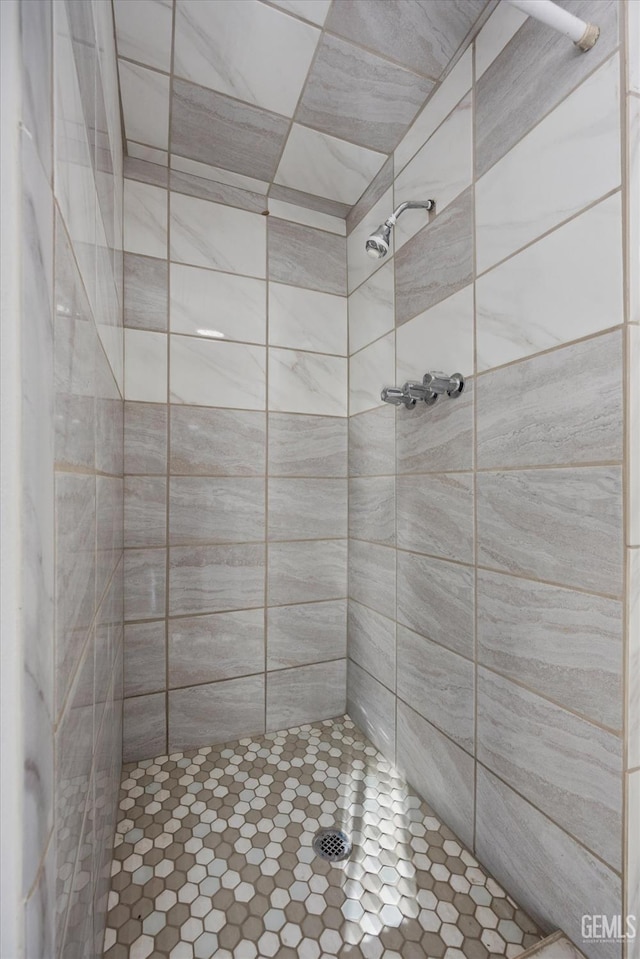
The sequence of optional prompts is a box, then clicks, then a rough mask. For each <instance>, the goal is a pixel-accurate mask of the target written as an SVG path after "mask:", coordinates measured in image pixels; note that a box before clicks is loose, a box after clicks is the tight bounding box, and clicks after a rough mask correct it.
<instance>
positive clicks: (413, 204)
mask: <svg viewBox="0 0 640 959" xmlns="http://www.w3.org/2000/svg"><path fill="white" fill-rule="evenodd" d="M435 205H436V202H435V200H405V202H404V203H401V204H400V206H399V207H397V208H396V209H395V210H394V211H393V213H392V214H391V216H388V217H387V219H386V220H385V221H384V222H385V226H395V225H396V221H397V219H398V217H399V216H400V214H401V213H404V211H405V210H433V208H434V206H435Z"/></svg>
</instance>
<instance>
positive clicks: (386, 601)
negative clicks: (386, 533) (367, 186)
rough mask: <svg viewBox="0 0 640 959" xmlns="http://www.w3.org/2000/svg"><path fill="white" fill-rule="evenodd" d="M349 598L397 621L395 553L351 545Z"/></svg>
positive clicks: (390, 550) (366, 545) (380, 547)
mask: <svg viewBox="0 0 640 959" xmlns="http://www.w3.org/2000/svg"><path fill="white" fill-rule="evenodd" d="M349 598H350V599H355V600H356V601H357V602H358V603H362V604H363V605H364V606H369V607H370V608H371V609H374V610H376V611H377V612H378V613H382V615H383V616H386V617H388V618H389V619H393V618H395V610H396V553H395V550H394V549H392V548H390V547H389V546H378V545H377V544H372V543H362V542H360V541H359V540H353V541H351V542H350V543H349Z"/></svg>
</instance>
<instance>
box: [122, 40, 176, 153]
mask: <svg viewBox="0 0 640 959" xmlns="http://www.w3.org/2000/svg"><path fill="white" fill-rule="evenodd" d="M118 73H119V75H120V89H121V91H122V114H123V122H124V131H125V136H126V137H127V139H129V140H136V141H138V142H139V143H146V144H148V145H149V146H151V147H156V148H158V149H161V150H166V149H167V147H168V145H169V103H170V78H169V77H168V76H167V75H166V74H164V73H158V72H157V71H156V70H148V69H147V68H146V67H141V66H139V64H137V63H130V62H129V61H128V60H122V59H120V60H118Z"/></svg>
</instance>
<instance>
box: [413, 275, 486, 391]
mask: <svg viewBox="0 0 640 959" xmlns="http://www.w3.org/2000/svg"><path fill="white" fill-rule="evenodd" d="M473 328H474V305H473V286H472V285H471V284H469V286H465V287H464V288H463V289H462V290H459V291H458V292H457V293H454V294H453V296H449V297H447V299H446V300H442V301H441V302H440V303H436V305H435V306H432V307H431V308H430V309H428V310H426V311H425V312H424V313H419V314H418V316H415V317H414V318H413V319H412V320H409V321H408V322H407V323H403V324H402V326H399V327H398V329H397V330H396V381H397V382H399V383H404V382H405V381H406V380H415V379H422V377H423V375H424V373H426V372H427V371H428V370H446V371H447V373H448V372H449V371H451V372H452V373H454V372H455V373H462V375H463V376H465V377H468V376H470V375H471V374H472V373H473V370H474V345H473V342H474V337H473ZM443 400H444V397H443V399H442V400H439V402H443ZM457 400H458V398H457V397H456V402H457ZM444 402H446V400H444Z"/></svg>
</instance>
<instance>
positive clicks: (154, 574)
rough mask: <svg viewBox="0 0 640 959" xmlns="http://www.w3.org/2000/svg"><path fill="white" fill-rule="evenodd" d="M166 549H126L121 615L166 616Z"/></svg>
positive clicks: (134, 616)
mask: <svg viewBox="0 0 640 959" xmlns="http://www.w3.org/2000/svg"><path fill="white" fill-rule="evenodd" d="M166 567H167V551H166V550H165V549H128V550H126V552H125V555H124V616H125V619H127V620H136V619H158V618H159V617H160V616H164V614H165V596H166V579H167V569H166Z"/></svg>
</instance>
